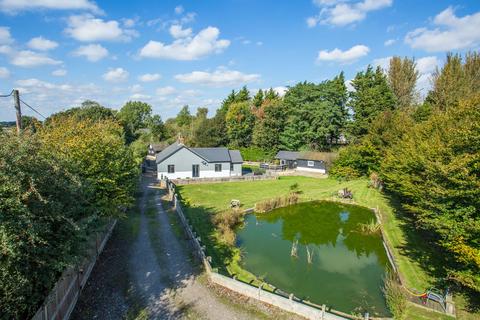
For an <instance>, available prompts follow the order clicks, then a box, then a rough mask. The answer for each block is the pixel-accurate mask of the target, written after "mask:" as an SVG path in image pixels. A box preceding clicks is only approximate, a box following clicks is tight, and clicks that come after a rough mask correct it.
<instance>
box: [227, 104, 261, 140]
mask: <svg viewBox="0 0 480 320" xmlns="http://www.w3.org/2000/svg"><path fill="white" fill-rule="evenodd" d="M254 124H255V116H254V114H253V113H252V110H251V106H250V103H249V102H248V101H246V102H236V103H233V104H232V105H230V108H229V110H228V113H227V115H226V125H227V134H228V138H229V141H230V144H231V145H232V146H234V147H246V146H249V145H250V143H251V141H252V132H253V126H254Z"/></svg>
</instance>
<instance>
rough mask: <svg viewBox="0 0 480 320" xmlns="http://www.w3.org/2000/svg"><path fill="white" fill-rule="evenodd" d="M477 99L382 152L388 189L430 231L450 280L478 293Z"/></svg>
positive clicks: (479, 189)
mask: <svg viewBox="0 0 480 320" xmlns="http://www.w3.org/2000/svg"><path fill="white" fill-rule="evenodd" d="M479 164H480V96H476V97H475V98H472V99H469V100H467V101H464V102H461V103H459V104H458V106H457V107H456V108H447V109H446V111H440V110H438V109H437V111H435V112H434V113H433V114H432V115H431V116H430V118H429V119H428V120H426V121H423V122H420V123H419V124H417V125H416V126H415V127H412V128H411V129H410V130H408V131H407V132H406V133H405V134H404V136H403V137H402V139H401V140H400V141H399V143H396V144H394V145H392V146H391V147H390V148H389V149H388V150H387V152H386V156H385V159H384V161H383V163H382V166H381V173H382V176H383V178H384V180H385V183H386V186H387V188H388V189H389V190H391V191H393V192H395V193H396V194H398V195H399V196H400V198H401V199H402V203H403V206H404V208H405V209H406V210H407V212H409V213H411V214H413V215H415V217H416V218H415V221H416V223H417V227H419V228H422V229H424V230H427V231H429V232H433V233H434V234H435V235H436V236H437V239H438V240H437V244H439V245H440V246H441V247H442V248H443V250H444V253H445V257H446V261H447V265H446V266H445V267H446V269H448V273H449V277H450V278H451V279H454V280H456V281H457V282H459V283H461V284H463V285H465V286H467V287H470V288H472V289H474V290H476V291H480V223H479V221H480V165H479Z"/></svg>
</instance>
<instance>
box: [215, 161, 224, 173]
mask: <svg viewBox="0 0 480 320" xmlns="http://www.w3.org/2000/svg"><path fill="white" fill-rule="evenodd" d="M217 166H220V170H217ZM222 167H223V166H222V164H221V163H215V172H222V170H223V168H222Z"/></svg>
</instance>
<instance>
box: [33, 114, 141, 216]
mask: <svg viewBox="0 0 480 320" xmlns="http://www.w3.org/2000/svg"><path fill="white" fill-rule="evenodd" d="M40 138H41V141H42V143H43V145H44V147H45V149H46V150H49V152H51V153H52V154H53V155H54V156H56V157H57V158H61V159H64V160H65V163H67V164H68V165H69V166H70V169H71V171H72V172H74V173H75V174H77V175H78V176H79V177H81V178H82V180H83V181H84V182H85V185H86V186H87V187H88V190H89V194H88V195H89V203H90V204H91V205H92V206H93V208H94V209H95V212H96V213H97V214H98V215H103V216H118V215H120V214H121V213H122V211H121V208H122V207H126V206H128V205H130V204H131V202H132V201H133V191H134V188H135V184H136V181H137V179H136V178H137V174H138V167H137V166H136V164H135V162H134V161H133V157H132V154H131V151H130V150H129V149H128V148H127V147H126V146H125V141H124V138H123V129H122V127H121V126H120V125H119V124H118V123H116V122H115V121H112V120H102V121H96V122H94V121H92V120H83V121H78V120H77V119H76V118H74V117H69V118H64V119H58V120H56V121H53V122H52V123H51V124H50V125H48V126H44V127H43V129H42V130H41V132H40Z"/></svg>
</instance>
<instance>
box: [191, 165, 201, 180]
mask: <svg viewBox="0 0 480 320" xmlns="http://www.w3.org/2000/svg"><path fill="white" fill-rule="evenodd" d="M198 177H200V165H198V164H194V165H192V178H198Z"/></svg>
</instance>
